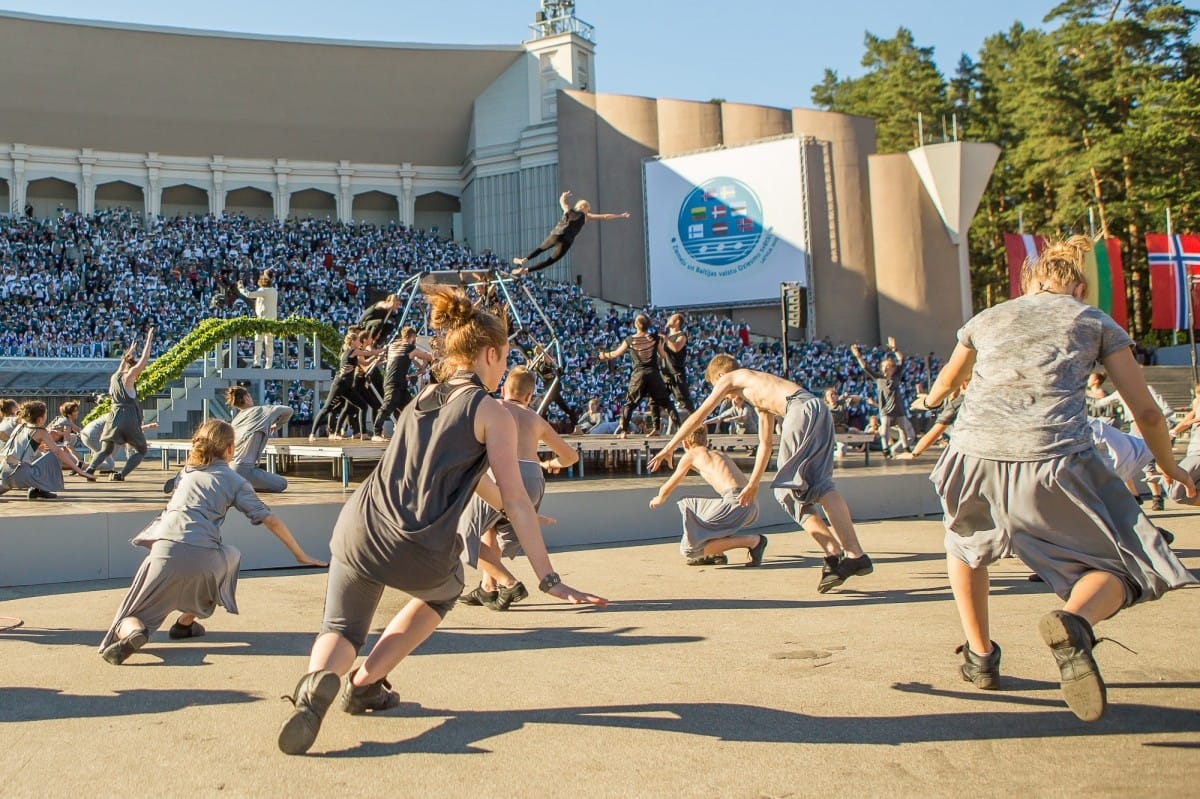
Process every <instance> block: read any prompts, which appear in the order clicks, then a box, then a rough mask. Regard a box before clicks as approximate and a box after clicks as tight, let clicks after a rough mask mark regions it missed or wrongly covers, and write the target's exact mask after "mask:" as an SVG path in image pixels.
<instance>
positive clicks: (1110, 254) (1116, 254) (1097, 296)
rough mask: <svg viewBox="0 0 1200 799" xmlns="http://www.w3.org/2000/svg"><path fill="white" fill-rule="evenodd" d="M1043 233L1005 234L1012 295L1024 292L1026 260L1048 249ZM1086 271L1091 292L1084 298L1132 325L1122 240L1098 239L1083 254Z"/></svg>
mask: <svg viewBox="0 0 1200 799" xmlns="http://www.w3.org/2000/svg"><path fill="white" fill-rule="evenodd" d="M1046 243H1047V240H1046V239H1045V238H1044V237H1042V236H1030V235H1024V236H1022V235H1018V234H1016V233H1005V234H1004V250H1005V254H1006V257H1007V259H1008V280H1009V296H1010V297H1019V296H1020V295H1021V270H1022V268H1023V266H1024V264H1025V262H1026V261H1027V260H1029V261H1032V260H1036V259H1037V257H1038V256H1039V255H1040V254H1041V252H1042V250H1044V249H1046ZM1083 273H1084V276H1085V278H1086V279H1087V284H1088V293H1087V296H1086V297H1084V298H1083V301H1084V302H1086V303H1087V304H1088V305H1094V306H1096V307H1097V308H1099V309H1100V310H1102V311H1104V312H1105V313H1106V314H1108V315H1109V316H1111V317H1112V318H1113V319H1114V320H1116V322H1117V324H1119V325H1120V326H1121V327H1123V328H1125V329H1126V330H1128V329H1129V311H1128V310H1127V307H1126V304H1125V272H1124V270H1123V269H1122V267H1121V242H1120V241H1118V240H1117V239H1112V238H1110V239H1104V240H1102V241H1096V242H1095V243H1094V244H1093V246H1092V249H1091V250H1089V251H1088V253H1087V255H1085V256H1084V262H1083Z"/></svg>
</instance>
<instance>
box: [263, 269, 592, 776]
mask: <svg viewBox="0 0 1200 799" xmlns="http://www.w3.org/2000/svg"><path fill="white" fill-rule="evenodd" d="M425 293H426V297H427V299H428V301H429V305H430V308H431V310H430V322H431V324H432V326H433V327H434V329H435V330H439V331H441V335H442V336H443V347H442V351H443V352H444V354H445V358H446V362H447V363H446V365H447V366H448V367H451V368H456V369H457V370H458V371H456V372H454V373H453V374H449V375H448V376H447V379H446V380H445V381H444V382H441V383H437V384H434V385H430V386H427V387H426V388H425V389H424V390H423V391H421V392H420V394H418V395H417V397H416V399H415V400H414V401H413V402H411V403H409V404H408V406H407V407H406V408H405V409H404V411H403V412H402V413H401V415H400V419H399V420H398V421H397V423H396V434H395V435H394V436H393V438H392V442H391V444H390V445H389V446H388V448H387V451H386V452H385V453H384V455H383V458H382V459H381V460H380V462H379V465H378V466H376V468H375V470H374V471H373V472H371V474H370V475H369V476H368V477H367V479H366V480H364V481H363V483H362V485H361V486H359V487H358V490H357V491H355V492H354V495H353V496H352V497H351V498H350V500H349V501H348V502H347V503H346V505H345V506H344V507H343V509H342V512H341V515H340V516H339V517H338V521H337V524H336V526H335V527H334V530H333V540H332V541H331V544H330V551H331V554H332V557H331V565H330V569H329V582H328V585H327V587H326V592H325V619H324V622H323V623H322V625H321V634H320V636H319V637H318V638H317V640H316V642H315V643H314V644H313V649H312V653H311V655H310V656H309V660H308V673H307V674H305V675H304V677H302V678H301V680H300V682H299V683H298V684H297V685H296V688H295V690H294V691H293V693H292V696H291V697H289V699H290V700H291V702H292V704H293V710H292V711H291V712H290V713H289V714H288V717H287V719H286V720H285V721H284V723H283V725H282V727H281V728H280V730H279V737H278V744H279V748H280V749H281V750H282V751H283V752H285V753H287V754H291V755H295V754H302V753H304V752H307V751H308V749H309V747H311V746H312V744H313V742H314V741H315V740H316V737H317V733H318V732H319V730H320V728H321V721H322V719H323V718H324V716H325V713H326V711H328V710H329V706H330V705H331V704H332V703H333V700H334V698H335V697H336V696H337V695H338V691H339V689H340V687H341V675H343V674H346V673H347V672H350V668H351V666H353V665H354V661H355V658H356V656H357V654H358V651H359V650H360V649H361V648H362V647H363V645H364V644H365V643H366V638H367V633H368V632H369V631H370V628H371V620H372V618H373V617H374V615H375V609H376V608H377V607H378V605H379V600H380V597H381V596H382V595H383V589H384V588H385V587H391V588H397V589H399V590H401V591H404V592H405V593H407V594H409V595H410V596H411V597H412V599H411V600H409V602H408V604H406V605H405V606H404V608H403V609H402V610H401V611H400V612H399V613H397V614H396V616H395V617H394V618H392V620H391V621H390V622H389V623H388V625H387V627H386V629H385V630H384V632H383V635H382V636H381V637H380V638H379V640H378V641H377V642H376V644H375V646H374V647H373V648H372V650H371V653H370V655H369V656H368V657H367V659H366V660H365V661H363V663H362V664H361V665H360V666H359V667H358V668H357V669H355V670H354V671H353V672H351V673H350V675H349V678H348V679H347V681H346V686H345V690H344V691H343V692H342V709H343V710H345V711H346V712H348V713H365V712H373V711H380V710H387V709H389V708H393V707H395V706H396V705H397V704H399V702H400V698H399V696H397V695H396V694H395V693H394V692H393V691H391V690H390V689H391V685H390V684H389V683H388V681H387V676H388V674H389V673H390V672H391V670H392V669H394V668H395V667H396V666H397V665H399V663H400V661H401V660H403V659H404V658H405V657H406V656H407V655H408V654H409V653H410V652H412V651H413V650H414V649H416V648H417V646H418V645H420V644H421V642H423V641H424V640H425V639H426V638H428V637H429V636H430V635H431V634H432V633H433V631H434V630H435V629H437V627H438V625H439V624H441V621H442V618H443V617H444V616H445V615H446V613H447V612H448V611H449V610H450V609H451V608H452V607H454V604H455V601H456V600H457V599H458V596H459V594H460V593H461V592H462V589H463V567H462V562H461V561H460V560H459V555H460V553H461V552H462V548H463V541H462V539H461V538H460V537H459V535H458V518H459V516H460V515H462V512H463V510H464V509H465V508H466V506H467V503H468V502H469V501H470V499H471V497H472V496H474V495H475V493H476V490H477V488H478V490H479V492H480V494H481V495H482V496H484V499H486V500H487V501H488V502H489V503H491V504H492V505H493V506H494V507H502V508H504V509H505V513H506V514H507V516H508V518H509V521H510V522H511V523H512V526H513V528H514V530H515V532H516V535H517V538H518V539H519V540H520V542H521V545H522V547H523V548H524V550H525V554H526V556H527V557H528V558H529V562H530V565H532V566H533V569H534V572H535V573H536V574H537V576H538V578H539V579H540V580H541V583H540V585H539V587H540V588H541V590H542V591H544V592H546V593H549V594H551V595H552V596H555V597H557V598H559V599H565V600H567V601H568V602H574V603H580V602H586V603H591V604H595V605H603V604H606V600H604V599H602V598H600V597H597V596H592V595H590V594H586V593H583V592H581V591H576V590H575V589H573V588H571V587H569V586H567V585H566V584H565V583H563V582H562V581H561V580H560V579H559V577H558V575H557V574H556V573H555V572H554V568H553V567H552V566H551V565H550V557H549V555H548V554H547V553H546V545H545V543H544V542H543V540H542V533H541V528H540V527H539V526H538V519H537V515H536V511H534V509H533V503H532V502H531V501H530V499H529V495H528V494H527V493H526V490H525V486H524V484H523V483H522V482H521V472H520V468H519V467H518V465H517V432H516V423H515V422H514V421H513V417H512V415H511V414H509V412H508V411H507V410H505V409H504V407H503V406H501V405H500V403H499V402H497V401H496V400H495V399H493V398H492V397H490V396H488V393H489V392H490V391H495V389H496V386H497V385H499V383H500V378H501V377H502V376H503V375H504V371H505V368H506V364H507V362H508V349H509V344H508V329H507V325H505V324H504V322H503V321H501V320H500V319H499V318H497V317H496V316H495V315H493V314H491V313H489V312H487V311H484V310H482V309H478V308H475V307H473V306H472V304H471V301H470V300H469V299H468V297H467V295H466V294H465V293H463V292H462V291H461V290H460V289H452V288H450V287H447V286H430V287H427V288H426V289H425ZM489 466H490V467H491V470H492V475H493V477H494V479H495V483H483V484H481V483H480V479H481V478H482V477H483V474H484V472H485V471H487V469H488V467H489Z"/></svg>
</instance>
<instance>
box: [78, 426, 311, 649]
mask: <svg viewBox="0 0 1200 799" xmlns="http://www.w3.org/2000/svg"><path fill="white" fill-rule="evenodd" d="M233 447H234V432H233V427H232V426H231V425H230V424H229V423H228V422H222V421H221V420H220V419H210V420H208V421H207V422H205V423H204V424H202V425H200V427H199V428H198V429H197V430H196V433H195V434H194V435H193V436H192V451H191V452H190V453H189V454H188V460H187V466H186V467H185V468H184V470H183V473H182V474H181V475H180V476H179V485H178V486H177V487H176V488H175V493H173V494H172V495H171V499H170V501H169V502H168V503H167V508H166V510H164V511H163V512H162V514H161V515H160V516H159V517H158V518H157V519H155V520H154V521H153V522H151V523H150V524H149V525H148V526H147V527H146V529H144V530H142V531H141V532H140V533H138V534H137V536H135V537H134V539H133V541H132V543H133V544H135V545H137V546H143V547H147V548H148V549H149V550H150V554H149V555H147V556H146V559H145V560H144V561H142V565H141V566H140V567H138V571H137V574H135V575H134V577H133V585H131V586H130V588H129V593H128V594H126V595H125V599H124V601H123V602H121V607H120V608H119V609H118V610H117V615H116V618H114V619H113V623H112V627H110V628H109V630H108V634H107V635H105V636H104V640H103V641H101V642H100V656H101V657H102V658H104V659H105V660H106V661H108V662H109V663H111V664H113V665H114V666H118V665H120V664H122V663H124V662H125V661H126V660H127V659H128V658H129V656H130V655H132V654H133V653H134V652H136V651H137V650H139V649H141V648H142V647H143V646H144V645H145V644H146V641H147V640H148V639H149V637H150V634H151V633H152V632H154V631H155V630H157V629H158V628H159V626H161V625H162V623H163V621H165V620H166V618H167V616H169V615H170V614H171V612H172V611H176V610H177V611H179V612H180V616H179V619H178V620H177V621H176V622H175V623H174V624H173V625H171V629H170V630H169V631H168V633H167V635H168V637H170V638H171V639H178V638H196V637H197V636H201V635H204V628H203V627H201V626H200V623H199V622H198V621H196V619H207V618H208V617H209V616H211V615H212V614H213V611H214V610H216V607H217V605H218V604H219V605H221V607H223V608H225V610H226V611H228V612H229V613H237V612H238V607H237V596H236V591H237V576H238V565H239V564H240V563H241V559H242V554H241V553H240V552H238V551H237V549H235V548H234V547H231V546H230V545H228V544H226V543H224V542H222V540H221V523H222V522H224V520H225V514H226V513H228V512H229V509H230V508H237V509H238V510H239V511H241V512H242V513H244V514H246V517H247V518H249V519H250V521H251V522H252V523H254V524H261V525H263V526H264V527H266V528H267V529H268V530H270V531H271V533H272V534H273V535H274V536H275V537H276V538H278V539H279V540H280V541H282V542H283V545H284V546H285V547H287V548H288V551H289V552H291V553H292V556H293V557H295V558H296V562H297V563H300V564H302V565H306V566H324V565H325V563H324V562H323V561H319V560H317V559H315V558H313V557H311V556H309V555H308V554H307V553H306V552H305V551H304V550H303V549H302V548H301V547H300V545H299V544H297V543H296V539H295V538H293V537H292V534H291V532H290V531H289V530H288V528H287V525H285V524H284V523H283V521H282V520H280V518H279V517H278V516H275V515H274V514H272V513H271V509H270V508H268V507H267V506H266V505H264V504H263V503H262V500H260V499H259V498H258V496H257V495H256V494H255V493H254V489H253V488H252V487H251V486H250V483H249V482H247V481H246V478H244V477H242V476H241V475H240V474H238V473H237V472H235V471H234V470H233V469H231V468H230V467H229V463H228V461H229V459H230V458H232V457H233Z"/></svg>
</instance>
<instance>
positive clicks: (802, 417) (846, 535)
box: [649, 354, 875, 594]
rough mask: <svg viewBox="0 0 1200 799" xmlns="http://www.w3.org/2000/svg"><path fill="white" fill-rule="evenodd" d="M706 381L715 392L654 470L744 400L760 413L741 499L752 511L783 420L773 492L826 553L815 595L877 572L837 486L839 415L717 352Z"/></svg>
mask: <svg viewBox="0 0 1200 799" xmlns="http://www.w3.org/2000/svg"><path fill="white" fill-rule="evenodd" d="M704 377H705V379H707V380H708V382H709V383H711V384H712V387H713V390H712V393H711V394H709V395H708V398H707V399H705V400H704V402H702V403H701V404H700V407H699V408H697V409H696V412H695V413H693V414H692V415H691V416H689V417H688V418H687V421H685V422H684V423H683V424H682V425H681V426H680V428H679V431H678V432H676V433H675V435H674V437H673V438H672V439H671V440H670V442H669V443H668V444H667V446H666V447H664V448H663V449H662V451H661V452H659V453H658V454H657V455H655V456H654V457H653V458H651V459H650V463H649V466H650V471H652V472H653V471H658V468H659V467H660V466H662V464H663V463H664V462H665V461H667V460H668V459H669V458H670V457H671V454H672V453H673V452H674V451H675V448H676V447H678V446H679V444H680V442H681V441H683V440H684V439H685V438H687V436H688V435H690V434H691V432H692V431H693V430H696V429H698V428H700V427H702V426H703V425H704V424H705V420H706V419H708V417H709V416H711V415H712V413H713V411H715V410H716V408H717V406H718V405H720V404H721V400H723V399H725V398H726V397H728V398H729V399H730V400H733V399H735V398H737V397H740V398H742V399H744V400H746V402H748V403H750V404H751V405H752V406H754V408H755V409H756V410H757V411H758V453H757V454H756V455H755V458H754V471H753V472H751V474H750V479H749V481H748V482H747V483H746V487H745V488H743V489H742V491H741V494H739V495H738V502H739V504H741V505H742V506H743V507H746V506H749V505H750V504H752V503H753V502H754V500H755V497H757V496H758V487H759V483H761V482H762V479H763V475H764V474H765V473H766V471H767V464H768V463H769V462H770V460H771V437H772V435H773V434H774V430H775V417H777V416H778V417H780V418H782V419H783V428H782V432H781V433H780V436H779V470H778V472H777V473H776V474H775V479H774V480H773V481H772V482H771V489H772V490H773V491H774V492H775V499H776V501H777V502H779V504H780V506H782V507H783V509H784V510H785V511H787V513H788V515H789V516H791V517H792V518H793V519H795V520H796V523H797V524H799V525H800V526H801V527H803V528H804V529H805V530H807V531H808V532H809V534H810V535H811V536H812V537H813V538H814V539H815V540H816V542H817V544H818V545H820V547H821V548H822V549H823V550H824V551H825V564H824V566H823V567H822V569H821V579H820V581H818V583H817V591H818V592H819V593H822V594H823V593H825V592H826V591H829V590H830V589H832V588H836V587H838V586H839V585H841V584H842V583H844V582H846V580H848V579H850V578H851V577H861V576H863V575H867V574H870V573H871V572H873V571H874V570H875V567H874V565H873V564H872V563H871V558H870V556H869V555H867V554H866V553H865V552H863V551H862V547H861V546H860V545H859V543H858V534H857V533H856V532H855V531H854V522H853V521H851V519H850V508H849V507H847V505H846V500H845V499H843V498H842V495H841V494H840V493H838V490H837V488H836V487H835V486H834V484H833V450H834V445H835V444H836V439H835V436H834V432H833V416H832V415H831V414H830V413H829V408H828V406H826V405H825V402H824V400H822V399H821V398H820V397H816V396H813V395H812V394H811V393H809V391H808V390H807V389H805V388H802V387H801V386H799V385H797V384H795V383H793V382H792V381H790V380H784V379H783V378H782V377H776V376H775V375H770V374H767V373H766V372H758V371H755V370H753V369H742V368H740V367H739V366H738V362H737V361H736V360H734V358H733V356H731V355H724V354H722V355H717V356H716V357H714V358H713V359H712V360H711V361H709V363H708V368H707V369H706V370H705V373H704ZM817 505H820V506H821V510H822V511H823V512H824V514H825V516H826V518H828V519H829V524H826V523H825V520H824V519H822V518H821V516H820V515H818V513H817V507H816V506H817ZM831 525H832V526H831Z"/></svg>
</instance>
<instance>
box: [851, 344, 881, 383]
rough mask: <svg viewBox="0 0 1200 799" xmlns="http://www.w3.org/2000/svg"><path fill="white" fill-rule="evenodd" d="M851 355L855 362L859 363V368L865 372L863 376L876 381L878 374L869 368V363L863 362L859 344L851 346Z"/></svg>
mask: <svg viewBox="0 0 1200 799" xmlns="http://www.w3.org/2000/svg"><path fill="white" fill-rule="evenodd" d="M850 354H851V355H853V356H854V360H856V361H858V368H859V369H862V370H863V374H865V375H866V376H867V377H869V378H871V379H872V380H874V379H875V378H876V374H875V372H874V370H872V369H871V367H870V366H867V362H866V361H864V360H863V357H862V353H861V352H859V351H858V345H857V344H851V345H850Z"/></svg>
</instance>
